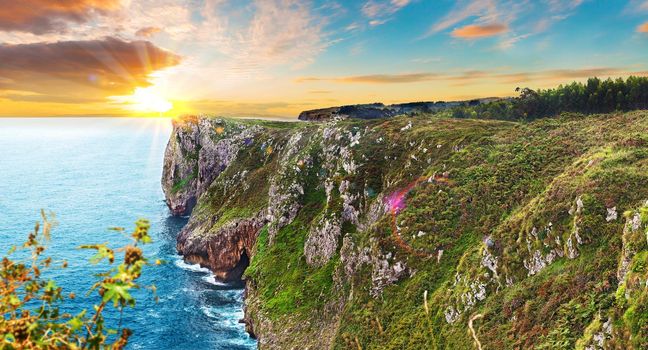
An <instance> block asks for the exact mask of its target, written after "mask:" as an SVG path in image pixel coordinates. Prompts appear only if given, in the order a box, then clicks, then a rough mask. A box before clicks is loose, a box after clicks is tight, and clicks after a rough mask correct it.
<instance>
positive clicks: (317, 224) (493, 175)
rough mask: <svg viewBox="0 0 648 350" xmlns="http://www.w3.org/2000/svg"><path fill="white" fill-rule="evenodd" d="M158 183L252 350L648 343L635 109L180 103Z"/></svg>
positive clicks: (641, 117) (645, 235)
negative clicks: (317, 108)
mask: <svg viewBox="0 0 648 350" xmlns="http://www.w3.org/2000/svg"><path fill="white" fill-rule="evenodd" d="M162 183H163V187H164V190H165V193H166V195H167V203H168V204H169V207H170V208H171V210H172V212H173V213H174V214H177V215H186V214H188V213H189V212H191V213H192V214H191V218H190V220H189V223H188V225H187V226H186V227H185V228H184V229H183V230H182V232H181V233H180V234H179V237H178V251H179V252H180V253H181V254H182V255H183V256H184V257H185V259H187V260H189V261H192V262H197V263H200V264H202V265H204V266H207V267H209V268H210V269H212V270H213V271H214V272H215V273H216V274H217V276H219V277H220V278H221V279H225V280H227V279H235V278H238V277H240V276H243V278H244V279H245V280H246V289H247V293H246V301H245V305H246V309H245V320H246V322H247V325H248V329H249V330H250V331H253V332H254V333H255V334H256V335H257V336H258V339H259V348H260V349H350V348H354V349H435V348H441V349H443V348H447V349H474V348H476V346H477V344H480V346H481V347H483V348H484V349H518V348H525V349H526V348H538V349H556V348H570V349H572V348H579V349H585V348H587V349H599V348H613V347H617V348H636V349H639V348H646V346H648V289H647V288H648V287H646V280H647V279H648V202H647V200H648V113H647V112H631V113H625V114H608V115H595V116H588V117H584V116H581V115H568V114H566V115H562V116H560V117H557V118H551V119H543V120H537V121H534V122H530V123H513V122H503V121H494V120H489V121H484V120H470V119H462V120H458V119H440V118H436V117H434V116H429V115H417V116H413V117H407V116H400V117H393V118H389V119H375V120H361V119H353V118H352V119H345V120H341V119H334V120H327V121H324V122H322V123H280V122H269V121H244V120H227V119H220V118H210V117H192V118H184V119H182V120H176V121H174V132H173V134H172V136H171V139H170V141H169V144H168V147H167V152H166V155H165V169H164V176H163V180H162Z"/></svg>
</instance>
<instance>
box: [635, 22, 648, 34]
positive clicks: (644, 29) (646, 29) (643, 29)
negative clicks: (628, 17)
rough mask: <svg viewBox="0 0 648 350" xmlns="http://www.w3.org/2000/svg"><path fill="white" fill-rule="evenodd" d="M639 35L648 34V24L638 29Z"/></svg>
mask: <svg viewBox="0 0 648 350" xmlns="http://www.w3.org/2000/svg"><path fill="white" fill-rule="evenodd" d="M637 32H638V33H648V22H646V23H644V24H642V25H640V26H638V27H637Z"/></svg>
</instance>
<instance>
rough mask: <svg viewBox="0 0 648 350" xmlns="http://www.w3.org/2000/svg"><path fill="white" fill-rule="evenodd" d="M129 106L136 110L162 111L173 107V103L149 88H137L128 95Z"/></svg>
mask: <svg viewBox="0 0 648 350" xmlns="http://www.w3.org/2000/svg"><path fill="white" fill-rule="evenodd" d="M128 100H129V101H128V102H129V103H130V108H131V109H133V110H135V111H138V112H156V113H164V112H168V111H169V110H171V108H173V104H172V103H171V102H170V101H169V100H167V99H165V98H164V97H162V96H160V95H158V94H156V93H155V92H153V91H152V90H151V89H150V88H137V89H135V92H133V95H131V96H129V97H128Z"/></svg>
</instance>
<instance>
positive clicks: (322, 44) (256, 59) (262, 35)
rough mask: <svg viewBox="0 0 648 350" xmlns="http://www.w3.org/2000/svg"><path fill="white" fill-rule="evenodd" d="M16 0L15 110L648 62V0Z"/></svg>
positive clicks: (199, 104) (11, 34)
mask: <svg viewBox="0 0 648 350" xmlns="http://www.w3.org/2000/svg"><path fill="white" fill-rule="evenodd" d="M0 9H1V10H0V116H60V115H70V116H72V115H73V116H80V115H89V116H101V115H114V116H124V115H136V116H140V115H159V113H160V111H162V110H164V111H165V112H164V113H163V114H164V115H165V116H173V115H177V114H183V113H199V112H204V113H215V114H223V115H235V116H281V117H295V116H296V115H297V114H298V113H299V112H300V111H302V110H306V109H313V108H319V107H326V106H333V105H342V104H351V103H367V102H376V101H381V102H384V103H395V102H407V101H436V100H459V99H470V98H474V97H491V96H510V95H513V94H514V89H515V87H517V86H529V87H532V88H541V87H551V86H555V85H557V84H560V83H566V82H570V81H573V80H582V79H584V78H586V77H589V76H599V77H608V76H613V77H617V76H628V75H631V74H634V75H648V0H636V1H617V0H598V1H597V0H569V1H568V0H546V1H525V0H514V1H508V0H459V1H446V0H354V1H343V0H337V1H325V0H318V1H306V0H304V1H296V0H257V1H244V0H236V1H235V0H58V1H53V0H20V1H16V0H0ZM169 108H170V110H169Z"/></svg>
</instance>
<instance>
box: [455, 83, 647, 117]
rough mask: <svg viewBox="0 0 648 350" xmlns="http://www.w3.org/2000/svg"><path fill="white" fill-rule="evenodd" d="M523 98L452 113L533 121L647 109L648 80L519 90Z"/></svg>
mask: <svg viewBox="0 0 648 350" xmlns="http://www.w3.org/2000/svg"><path fill="white" fill-rule="evenodd" d="M516 91H518V92H520V96H519V97H516V98H512V99H507V100H501V101H495V102H491V103H485V104H479V105H472V106H471V105H467V106H460V107H456V108H454V109H452V111H451V115H452V116H453V117H454V118H479V119H502V120H534V119H537V118H544V117H549V116H554V115H557V114H560V113H563V112H578V113H588V114H589V113H609V112H613V111H628V110H636V109H646V108H648V78H647V77H635V76H631V77H628V78H627V79H626V80H623V79H622V78H618V79H616V80H612V79H610V78H608V79H607V80H600V79H598V78H590V79H588V80H587V82H586V83H584V84H583V83H577V82H573V83H571V84H568V85H564V86H563V85H560V86H559V87H557V88H555V89H547V90H537V91H534V90H531V89H529V88H524V89H520V88H518V89H516Z"/></svg>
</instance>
